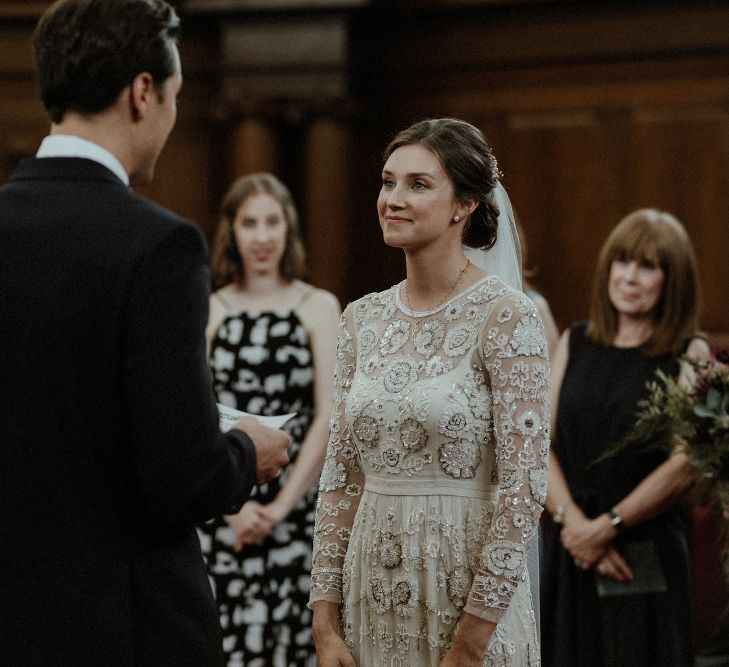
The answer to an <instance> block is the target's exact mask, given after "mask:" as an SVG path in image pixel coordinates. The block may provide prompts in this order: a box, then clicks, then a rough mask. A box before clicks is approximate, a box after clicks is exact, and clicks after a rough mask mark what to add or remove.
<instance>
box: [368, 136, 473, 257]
mask: <svg viewBox="0 0 729 667" xmlns="http://www.w3.org/2000/svg"><path fill="white" fill-rule="evenodd" d="M460 208H461V207H460V205H459V204H458V202H457V201H456V199H455V197H454V191H453V183H452V181H451V179H450V177H449V176H448V174H447V173H446V171H445V170H444V169H443V165H442V164H441V163H440V160H439V159H438V158H437V157H436V155H435V154H434V153H433V152H432V151H430V150H429V149H428V148H426V147H425V146H423V145H421V144H411V145H408V146H401V147H400V148H397V149H395V150H394V151H393V152H392V154H391V155H390V157H389V158H388V159H387V162H385V166H384V167H383V169H382V189H381V190H380V195H379V197H378V198H377V214H378V217H379V219H380V227H381V228H382V235H383V237H384V240H385V243H387V245H390V246H395V247H398V248H411V249H412V248H418V247H422V246H425V245H428V244H431V243H433V242H436V241H438V240H439V239H441V238H442V237H443V236H444V235H450V234H456V235H460V228H461V227H460V226H456V225H453V224H452V221H453V217H454V216H455V215H457V213H458V211H459V210H460Z"/></svg>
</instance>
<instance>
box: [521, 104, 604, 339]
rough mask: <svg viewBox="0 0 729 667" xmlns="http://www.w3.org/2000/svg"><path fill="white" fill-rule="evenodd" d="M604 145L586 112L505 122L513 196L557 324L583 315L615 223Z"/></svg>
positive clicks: (593, 118) (539, 281) (601, 132)
mask: <svg viewBox="0 0 729 667" xmlns="http://www.w3.org/2000/svg"><path fill="white" fill-rule="evenodd" d="M606 144H607V139H606V135H605V132H604V128H603V127H602V126H601V124H600V119H599V117H598V116H597V115H595V114H594V113H591V112H581V113H579V114H562V113H559V114H546V115H545V114H540V115H537V116H534V115H530V114H527V115H525V114H514V115H513V116H512V117H511V119H510V140H509V146H510V149H509V157H508V160H509V173H510V186H511V191H512V192H513V195H514V199H515V200H516V201H518V202H519V209H518V210H517V214H518V215H519V217H520V220H521V222H522V224H523V226H524V228H525V230H526V234H527V235H528V237H529V246H530V248H533V263H534V264H536V265H537V266H538V267H539V275H538V277H537V279H535V281H534V282H535V283H536V285H537V286H538V287H539V288H540V289H541V290H542V291H543V293H544V295H545V296H546V297H547V299H548V300H549V302H550V305H551V307H552V310H553V311H554V314H555V317H556V318H557V321H558V323H559V324H560V325H561V326H566V325H568V324H569V323H570V322H572V321H574V320H577V319H584V318H585V317H586V316H587V312H588V305H589V300H590V290H591V285H592V278H593V273H594V267H595V259H596V257H597V254H598V251H599V248H600V245H601V244H602V241H603V240H604V238H605V236H606V234H607V231H608V230H609V229H610V228H611V226H612V224H614V221H615V214H614V213H613V210H612V208H613V204H612V202H611V201H610V198H609V197H604V196H602V195H601V192H605V191H610V190H614V189H616V188H617V185H616V184H615V182H614V181H615V179H616V178H617V176H616V174H615V173H614V172H612V171H610V170H606V169H604V167H603V165H602V163H601V156H602V155H603V153H604V151H605V147H606Z"/></svg>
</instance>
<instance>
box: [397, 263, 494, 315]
mask: <svg viewBox="0 0 729 667" xmlns="http://www.w3.org/2000/svg"><path fill="white" fill-rule="evenodd" d="M492 277H493V276H492V275H491V274H489V273H487V274H486V275H484V276H482V277H481V278H479V279H478V280H476V281H474V282H472V283H471V284H470V285H467V286H466V287H464V288H463V289H462V290H461V291H460V292H458V293H457V294H454V295H453V296H452V297H451V298H450V299H448V300H447V301H445V302H443V303H442V304H440V305H439V306H436V307H435V308H433V309H432V310H411V309H410V308H408V307H407V306H406V305H405V301H404V299H403V298H402V293H403V288H404V286H405V281H404V280H403V281H401V282H400V283H398V284H397V285H395V289H394V291H395V303H396V304H397V307H398V308H399V309H400V310H401V311H402V312H403V313H405V314H406V315H409V316H410V317H428V316H430V315H435V313H438V312H440V311H441V310H443V309H444V308H447V307H448V306H449V305H450V304H451V303H453V302H454V301H457V300H458V299H461V298H463V296H464V295H465V294H468V293H469V292H470V291H471V290H473V289H475V288H476V287H479V286H480V285H481V283H483V282H485V281H486V280H487V279H488V278H492Z"/></svg>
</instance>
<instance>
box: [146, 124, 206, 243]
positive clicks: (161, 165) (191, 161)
mask: <svg viewBox="0 0 729 667" xmlns="http://www.w3.org/2000/svg"><path fill="white" fill-rule="evenodd" d="M215 146H216V141H215V137H214V134H213V131H212V130H211V129H210V128H204V127H200V126H198V125H197V124H196V125H187V124H185V123H178V125H177V126H176V127H175V129H174V130H173V133H172V134H171V135H170V138H169V140H168V141H167V145H166V146H165V148H164V150H163V151H162V154H161V155H160V157H159V160H158V161H157V166H156V168H155V176H154V179H152V182H151V183H149V184H147V185H145V186H144V187H141V188H138V189H137V191H138V192H139V193H140V194H141V195H143V196H145V197H148V198H149V199H153V200H154V201H157V202H159V203H161V204H162V205H163V206H166V207H167V208H169V209H170V210H172V211H174V212H176V213H178V214H180V215H182V216H184V217H186V218H189V219H190V220H193V221H194V222H196V223H197V224H198V225H199V226H200V228H201V229H202V231H203V233H204V234H205V235H206V236H207V237H208V238H211V236H212V232H213V230H214V227H215V224H216V221H217V209H218V198H219V187H218V185H217V184H216V182H215V178H216V170H215V166H214V165H215V164H216V163H217V162H218V157H219V156H217V155H216V150H215Z"/></svg>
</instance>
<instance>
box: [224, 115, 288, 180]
mask: <svg viewBox="0 0 729 667" xmlns="http://www.w3.org/2000/svg"><path fill="white" fill-rule="evenodd" d="M277 169H278V137H277V136H276V132H275V130H274V129H273V128H272V126H271V124H270V123H267V122H266V121H265V120H264V119H261V118H256V117H252V118H244V119H243V120H241V121H240V122H239V123H238V124H237V125H236V127H235V129H234V130H233V155H232V159H231V165H230V171H231V174H230V180H231V181H232V180H234V179H236V178H238V177H239V176H242V175H243V174H250V173H253V172H259V171H269V172H271V173H274V174H275V173H276V171H277Z"/></svg>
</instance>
